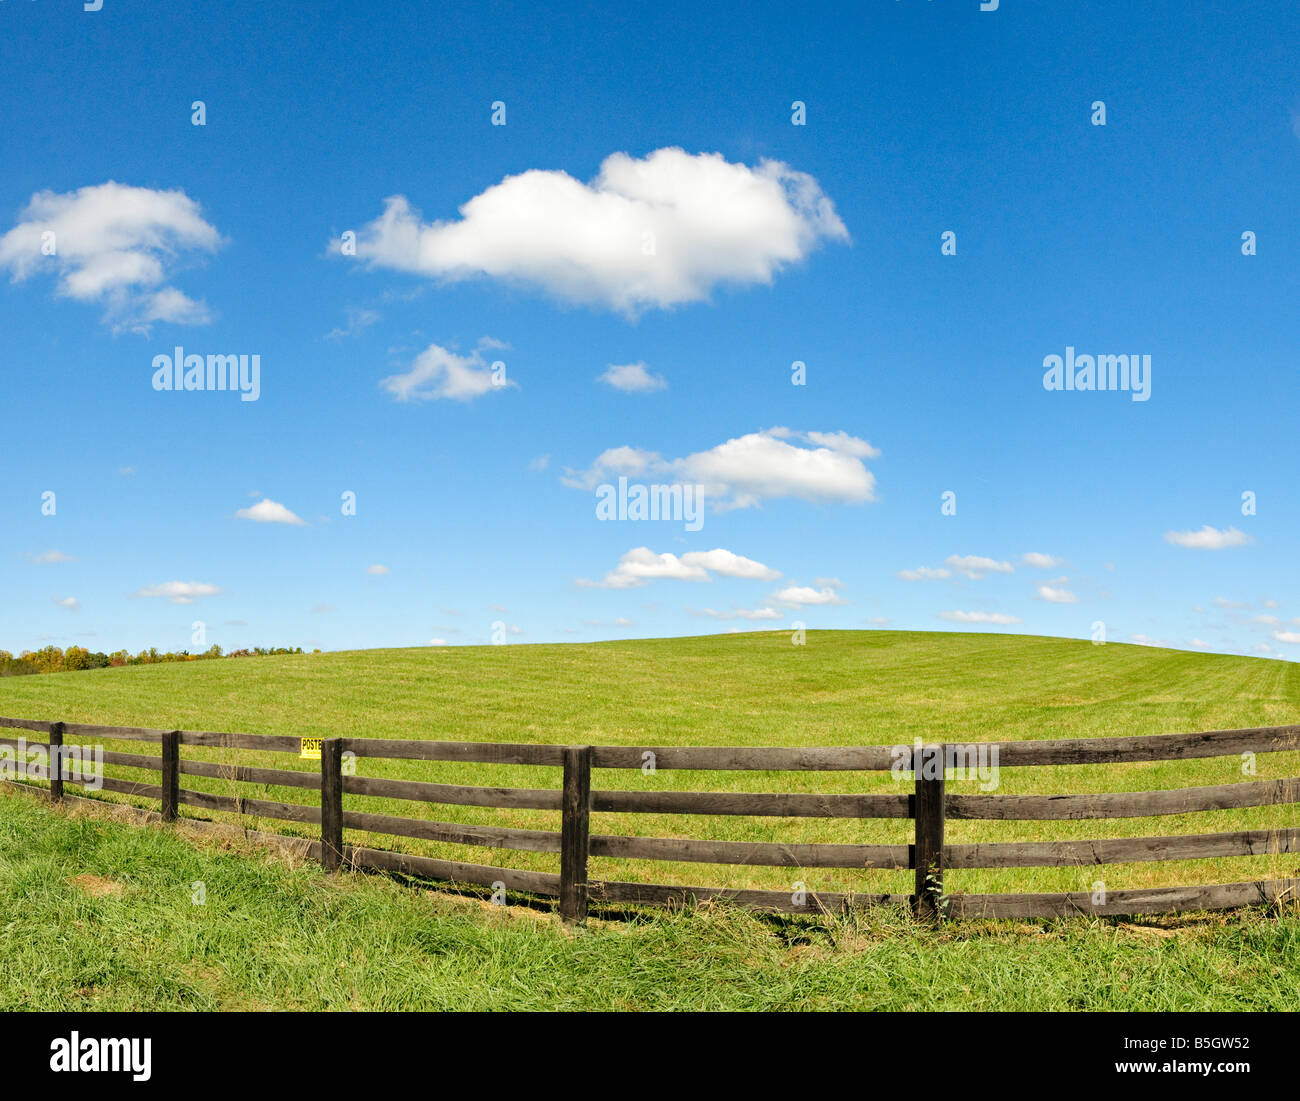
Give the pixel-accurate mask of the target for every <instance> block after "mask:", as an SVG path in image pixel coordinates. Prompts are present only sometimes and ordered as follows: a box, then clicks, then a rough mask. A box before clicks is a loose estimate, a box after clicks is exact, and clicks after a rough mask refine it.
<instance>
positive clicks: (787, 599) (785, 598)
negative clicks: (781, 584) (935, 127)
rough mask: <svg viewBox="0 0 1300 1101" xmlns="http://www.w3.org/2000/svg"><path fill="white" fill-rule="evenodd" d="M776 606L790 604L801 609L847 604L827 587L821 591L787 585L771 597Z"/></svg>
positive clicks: (803, 586)
mask: <svg viewBox="0 0 1300 1101" xmlns="http://www.w3.org/2000/svg"><path fill="white" fill-rule="evenodd" d="M772 599H773V600H775V601H776V602H777V603H778V604H790V605H793V606H794V607H797V608H802V607H805V606H808V605H814V604H847V603H848V601H847V600H845V599H844V598H843V597H842V596H840V594H839V593H837V592H836V591H835V590H834V589H832V588H831V587H830V586H829V585H828V586H826V587H825V588H821V589H813V588H809V587H808V586H807V585H789V586H787V587H786V588H784V589H782V590H781V591H780V592H779V593H777V594H776V595H775V596H773V597H772Z"/></svg>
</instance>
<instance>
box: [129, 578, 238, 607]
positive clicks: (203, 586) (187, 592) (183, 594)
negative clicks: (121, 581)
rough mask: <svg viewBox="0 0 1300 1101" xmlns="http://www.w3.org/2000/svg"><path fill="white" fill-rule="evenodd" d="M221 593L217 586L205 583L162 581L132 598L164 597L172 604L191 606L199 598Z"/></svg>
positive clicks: (141, 590) (138, 592)
mask: <svg viewBox="0 0 1300 1101" xmlns="http://www.w3.org/2000/svg"><path fill="white" fill-rule="evenodd" d="M220 592H221V589H220V587H219V586H217V585H211V584H209V583H207V582H206V581H164V582H163V583H162V584H161V585H148V586H146V587H145V588H143V589H140V590H139V591H137V592H135V593H133V594H132V595H133V596H143V597H154V596H160V597H166V598H167V599H168V600H170V601H171V602H172V603H173V604H193V603H194V601H195V600H197V599H198V598H199V597H201V596H216V595H218V594H219V593H220Z"/></svg>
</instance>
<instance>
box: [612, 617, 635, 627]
mask: <svg viewBox="0 0 1300 1101" xmlns="http://www.w3.org/2000/svg"><path fill="white" fill-rule="evenodd" d="M614 626H615V627H635V626H636V624H635V623H633V622H632V621H631V620H630V619H628V618H627V617H626V616H618V617H617V618H616V619H615V620H614Z"/></svg>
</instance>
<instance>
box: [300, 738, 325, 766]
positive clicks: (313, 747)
mask: <svg viewBox="0 0 1300 1101" xmlns="http://www.w3.org/2000/svg"><path fill="white" fill-rule="evenodd" d="M298 756H299V757H301V758H302V759H303V760H304V761H319V760H320V739H319V738H303V740H302V752H301V753H299V754H298Z"/></svg>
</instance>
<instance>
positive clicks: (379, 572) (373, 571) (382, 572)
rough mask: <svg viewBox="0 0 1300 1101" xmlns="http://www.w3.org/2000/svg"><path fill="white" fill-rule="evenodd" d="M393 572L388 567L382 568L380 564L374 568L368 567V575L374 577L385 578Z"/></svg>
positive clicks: (376, 564)
mask: <svg viewBox="0 0 1300 1101" xmlns="http://www.w3.org/2000/svg"><path fill="white" fill-rule="evenodd" d="M392 572H393V571H392V570H390V569H389V568H388V567H387V566H381V565H380V564H379V563H378V562H376V563H375V564H374V565H373V566H367V567H366V573H368V574H370V575H371V576H372V577H384V576H386V575H388V574H390V573H392Z"/></svg>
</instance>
